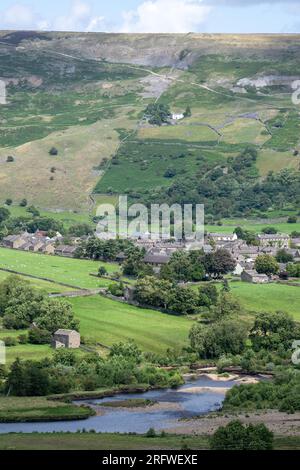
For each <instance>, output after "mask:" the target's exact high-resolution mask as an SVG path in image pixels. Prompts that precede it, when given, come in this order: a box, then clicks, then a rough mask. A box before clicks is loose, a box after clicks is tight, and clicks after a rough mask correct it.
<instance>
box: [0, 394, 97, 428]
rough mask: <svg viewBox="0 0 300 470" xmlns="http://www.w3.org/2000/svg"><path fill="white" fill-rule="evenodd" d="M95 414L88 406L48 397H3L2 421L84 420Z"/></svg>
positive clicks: (0, 421)
mask: <svg viewBox="0 0 300 470" xmlns="http://www.w3.org/2000/svg"><path fill="white" fill-rule="evenodd" d="M94 415H95V411H94V410H93V409H92V408H90V407H88V406H84V405H82V406H76V405H74V404H72V403H58V402H55V401H51V400H47V398H46V397H38V398H37V397H1V398H0V423H27V422H31V423H39V422H51V421H73V420H84V419H88V418H90V417H91V416H94Z"/></svg>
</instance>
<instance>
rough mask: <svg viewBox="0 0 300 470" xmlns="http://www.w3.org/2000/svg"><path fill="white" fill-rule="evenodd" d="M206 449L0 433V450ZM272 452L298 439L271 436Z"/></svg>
mask: <svg viewBox="0 0 300 470" xmlns="http://www.w3.org/2000/svg"><path fill="white" fill-rule="evenodd" d="M36 449H39V450H50V451H51V450H55V451H58V450H89V451H93V450H106V451H107V450H124V449H126V450H182V449H189V450H207V449H209V436H188V435H187V436H186V435H173V434H171V435H169V434H166V435H161V436H160V435H159V436H157V437H152V438H149V437H146V436H145V435H143V436H133V435H128V434H95V433H89V432H86V433H73V434H72V433H55V434H53V433H47V434H40V433H33V434H2V435H1V440H0V450H7V451H14V450H36ZM274 449H275V450H300V437H296V436H275V439H274Z"/></svg>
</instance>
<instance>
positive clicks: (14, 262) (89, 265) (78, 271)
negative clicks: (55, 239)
mask: <svg viewBox="0 0 300 470" xmlns="http://www.w3.org/2000/svg"><path fill="white" fill-rule="evenodd" d="M100 266H104V267H105V268H106V270H107V272H108V273H109V274H112V273H114V272H117V271H119V270H120V266H119V265H118V264H114V263H102V262H97V261H89V260H79V259H72V258H62V257H59V256H47V255H43V254H37V253H28V252H25V251H16V250H9V249H6V248H0V268H7V269H11V270H14V271H18V272H20V273H23V274H31V275H34V276H37V277H41V278H42V277H43V278H47V279H51V280H53V281H57V282H62V283H65V284H69V285H71V286H74V287H79V288H84V289H95V288H98V287H105V286H108V285H109V284H111V281H110V280H109V279H103V278H101V279H99V278H96V277H92V276H90V274H91V273H93V274H96V273H97V272H98V269H99V267H100ZM68 290H69V289H68Z"/></svg>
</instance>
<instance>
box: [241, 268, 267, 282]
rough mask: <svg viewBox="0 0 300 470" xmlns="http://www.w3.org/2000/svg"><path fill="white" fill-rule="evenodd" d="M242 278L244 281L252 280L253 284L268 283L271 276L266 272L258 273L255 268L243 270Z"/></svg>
mask: <svg viewBox="0 0 300 470" xmlns="http://www.w3.org/2000/svg"><path fill="white" fill-rule="evenodd" d="M241 280H242V281H244V282H251V283H252V284H266V283H268V282H269V278H268V276H267V275H266V274H258V272H257V271H255V270H254V269H253V270H248V271H246V270H245V271H243V272H242V274H241Z"/></svg>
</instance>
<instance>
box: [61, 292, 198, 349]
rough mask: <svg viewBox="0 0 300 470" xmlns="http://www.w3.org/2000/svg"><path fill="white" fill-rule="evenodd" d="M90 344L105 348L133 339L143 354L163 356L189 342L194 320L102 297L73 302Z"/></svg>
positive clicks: (72, 300)
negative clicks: (160, 354)
mask: <svg viewBox="0 0 300 470" xmlns="http://www.w3.org/2000/svg"><path fill="white" fill-rule="evenodd" d="M70 302H71V304H72V305H73V308H74V312H75V316H76V318H78V319H79V320H80V331H81V334H82V335H83V336H84V337H85V339H86V340H87V341H90V342H92V343H96V342H100V343H101V344H103V345H105V346H111V345H112V344H114V343H118V342H122V341H128V340H130V339H132V340H134V341H135V342H136V343H137V344H138V345H139V346H140V347H141V349H142V350H143V351H149V352H151V351H152V352H156V353H163V352H164V351H166V350H167V349H168V348H171V349H173V348H174V349H176V350H179V349H180V348H181V347H183V346H184V345H187V343H188V333H189V330H190V328H191V326H192V321H191V320H189V319H188V318H186V317H179V316H174V315H168V314H165V313H161V312H158V311H155V310H150V309H142V308H138V307H134V306H132V305H128V304H125V303H121V302H116V301H114V300H110V299H107V298H105V297H101V296H94V297H85V298H81V297H77V298H73V299H70Z"/></svg>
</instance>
